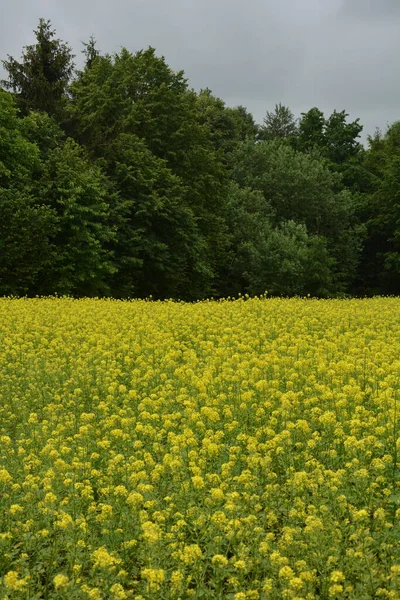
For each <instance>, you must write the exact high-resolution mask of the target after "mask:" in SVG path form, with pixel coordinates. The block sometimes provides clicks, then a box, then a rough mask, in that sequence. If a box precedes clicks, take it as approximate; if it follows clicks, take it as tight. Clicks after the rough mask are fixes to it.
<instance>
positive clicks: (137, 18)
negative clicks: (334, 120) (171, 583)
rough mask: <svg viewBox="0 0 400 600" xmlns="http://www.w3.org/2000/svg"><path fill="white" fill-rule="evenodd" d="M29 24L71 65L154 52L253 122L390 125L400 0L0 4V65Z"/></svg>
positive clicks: (20, 0) (394, 113) (396, 109)
mask: <svg viewBox="0 0 400 600" xmlns="http://www.w3.org/2000/svg"><path fill="white" fill-rule="evenodd" d="M39 17H44V18H47V19H51V21H52V23H53V26H54V28H55V29H56V31H57V34H58V37H59V38H61V39H63V40H64V41H67V42H68V43H69V44H70V45H71V46H72V47H73V49H74V52H75V54H77V55H79V56H77V60H81V58H80V51H81V48H82V46H81V42H82V41H87V40H88V38H89V37H90V35H92V34H93V35H94V36H95V37H96V39H97V40H98V46H99V49H100V50H101V51H102V52H117V51H119V49H120V48H121V47H122V46H126V47H127V48H128V49H130V50H132V51H135V50H139V49H141V48H146V47H147V46H154V47H155V48H156V50H157V53H158V54H162V55H164V56H165V58H166V60H167V63H168V64H169V65H170V66H171V67H172V68H173V69H175V70H180V69H183V70H184V71H185V73H186V76H187V77H188V79H189V83H190V85H191V86H192V87H194V88H195V89H200V88H202V87H203V88H204V87H209V88H211V90H212V91H213V92H214V94H216V95H218V96H220V97H221V98H222V99H223V100H225V102H226V103H227V104H228V105H231V106H235V105H238V104H242V105H244V106H246V107H247V108H248V109H249V110H250V111H251V112H252V113H253V115H254V117H255V119H256V120H257V121H258V122H262V119H263V117H264V115H265V112H266V110H272V109H273V107H274V105H275V103H278V102H282V103H283V104H285V105H287V106H289V107H290V108H291V110H292V111H293V112H294V114H295V115H296V116H299V115H300V113H301V112H303V111H307V110H308V109H310V108H312V107H313V106H318V107H319V108H320V109H321V110H323V111H324V112H325V113H326V114H330V112H332V110H333V109H335V108H336V109H337V110H343V109H345V110H346V111H347V112H348V113H349V114H350V116H351V117H352V118H356V117H360V120H361V123H362V124H363V125H364V135H363V138H365V135H366V134H368V133H373V132H374V130H375V128H376V127H377V126H379V127H381V128H382V129H385V127H386V125H387V124H388V123H391V122H393V121H395V120H398V119H399V120H400V60H399V58H400V35H399V34H400V0H0V57H1V58H3V59H4V58H6V55H7V54H11V55H12V56H14V57H15V58H17V57H19V56H20V55H21V50H22V47H23V46H24V45H27V44H30V43H32V42H33V41H34V36H33V33H32V30H33V29H34V28H35V27H36V25H37V22H38V20H39Z"/></svg>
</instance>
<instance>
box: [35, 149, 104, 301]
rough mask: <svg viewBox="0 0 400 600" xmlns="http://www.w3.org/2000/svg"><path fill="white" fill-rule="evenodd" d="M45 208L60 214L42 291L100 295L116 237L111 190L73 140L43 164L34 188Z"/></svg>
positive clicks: (42, 283)
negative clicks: (112, 220)
mask: <svg viewBox="0 0 400 600" xmlns="http://www.w3.org/2000/svg"><path fill="white" fill-rule="evenodd" d="M36 193H37V196H38V197H39V198H40V201H41V204H43V205H44V206H48V207H49V208H51V209H53V210H54V212H55V213H56V215H57V233H56V236H55V238H54V244H55V247H56V252H55V253H54V255H53V260H52V264H51V266H50V267H49V268H48V269H47V270H46V273H44V274H43V276H42V280H41V286H40V292H41V293H46V294H50V293H54V292H56V293H58V294H74V295H86V296H92V295H98V294H102V293H106V292H107V291H108V290H107V286H106V285H105V279H106V277H107V276H108V275H109V274H110V273H113V272H114V270H115V269H114V266H113V264H112V256H111V254H110V251H109V250H108V249H107V244H109V243H110V242H111V241H112V239H113V238H114V232H113V229H112V227H111V225H110V223H109V204H108V186H107V182H106V180H105V178H104V176H103V174H102V173H101V171H100V169H99V168H98V167H96V165H94V164H90V163H89V162H88V160H87V158H86V157H85V155H84V152H83V151H82V149H81V148H79V146H78V145H77V144H76V142H74V141H73V140H71V139H67V140H66V141H65V143H64V144H62V145H60V146H58V147H56V148H55V149H54V150H53V151H52V152H51V154H50V155H49V157H48V160H47V161H46V162H45V163H44V165H43V173H42V177H41V178H40V180H39V182H38V186H37V190H36Z"/></svg>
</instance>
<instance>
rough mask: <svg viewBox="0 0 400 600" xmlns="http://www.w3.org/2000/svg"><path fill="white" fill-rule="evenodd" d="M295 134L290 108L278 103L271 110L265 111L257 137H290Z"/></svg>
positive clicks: (294, 120) (294, 122)
mask: <svg viewBox="0 0 400 600" xmlns="http://www.w3.org/2000/svg"><path fill="white" fill-rule="evenodd" d="M296 134H297V123H296V119H295V118H294V115H293V113H292V111H291V110H290V108H288V107H287V106H284V105H283V104H281V103H279V104H276V105H275V110H274V111H273V112H269V111H267V113H266V115H265V118H264V122H263V125H261V127H260V130H259V133H258V138H259V139H260V140H266V141H268V140H282V139H289V140H290V139H291V138H293V136H295V135H296Z"/></svg>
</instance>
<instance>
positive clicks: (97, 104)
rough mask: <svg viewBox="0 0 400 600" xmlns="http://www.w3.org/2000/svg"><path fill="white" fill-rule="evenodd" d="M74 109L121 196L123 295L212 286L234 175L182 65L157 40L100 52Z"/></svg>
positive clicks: (77, 87)
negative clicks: (173, 63) (158, 48)
mask: <svg viewBox="0 0 400 600" xmlns="http://www.w3.org/2000/svg"><path fill="white" fill-rule="evenodd" d="M71 114H72V120H73V122H74V123H75V125H74V127H75V130H76V136H77V139H79V140H80V141H82V142H83V143H84V144H85V145H86V147H87V148H88V150H89V152H90V153H91V154H92V156H93V157H96V158H101V160H102V164H103V165H104V168H105V170H106V172H107V174H108V176H109V178H110V180H111V181H112V182H113V184H114V186H115V190H116V192H117V193H118V196H119V201H118V203H117V204H118V206H119V208H117V209H116V211H114V214H115V218H116V224H117V227H118V240H119V241H118V246H117V251H116V255H117V261H119V265H120V266H119V268H120V269H122V270H123V272H124V275H123V277H120V276H118V281H119V282H120V283H121V284H122V286H120V287H119V288H118V294H122V295H126V294H128V295H130V294H132V293H135V294H139V295H146V294H148V293H152V294H154V295H156V296H165V295H167V296H168V295H171V294H172V295H174V296H176V295H179V296H181V295H184V297H189V298H195V297H198V296H199V295H200V296H201V295H205V294H207V293H211V292H212V290H213V283H212V282H213V278H214V273H215V272H216V269H217V266H218V264H219V262H220V261H221V257H222V256H223V255H224V252H225V251H226V246H227V235H226V231H225V230H226V226H225V220H224V211H225V204H226V195H227V185H228V176H227V173H226V172H225V169H224V167H223V165H222V163H221V160H220V159H219V156H218V153H217V151H216V149H215V147H214V146H213V142H212V139H211V133H210V131H209V129H208V128H207V127H206V126H205V125H204V124H202V123H201V122H200V121H199V118H198V99H197V96H196V95H195V94H194V93H193V92H191V91H190V90H188V88H187V83H186V80H185V78H184V77H183V73H182V72H179V73H175V72H173V71H172V70H171V69H170V68H169V67H168V65H167V64H166V63H165V60H164V59H163V58H158V57H156V55H155V52H154V49H152V48H149V49H148V50H146V51H142V52H138V53H136V54H131V53H130V52H128V50H126V49H123V50H122V51H121V52H120V53H119V54H117V55H115V56H113V57H111V56H105V57H98V58H96V60H95V61H94V62H93V64H92V65H91V66H90V68H86V69H85V70H84V71H83V72H82V73H81V74H80V77H79V78H78V79H77V80H76V81H75V82H74V84H73V86H72V104H71ZM188 280H189V281H190V284H189V285H188Z"/></svg>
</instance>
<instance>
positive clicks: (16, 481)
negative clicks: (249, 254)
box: [0, 298, 400, 600]
mask: <svg viewBox="0 0 400 600" xmlns="http://www.w3.org/2000/svg"><path fill="white" fill-rule="evenodd" d="M399 314H400V300H399V299H396V298H374V299H371V300H329V301H317V300H312V299H292V300H284V299H269V300H267V299H257V298H255V299H247V298H242V299H239V300H236V301H228V300H226V301H207V302H199V303H195V304H184V303H178V302H172V301H168V302H148V301H132V302H119V301H113V300H88V299H85V300H72V299H68V298H63V299H40V298H37V299H11V298H3V299H0V372H1V378H0V399H1V401H0V599H3V598H4V599H6V598H8V599H11V598H16V599H17V600H18V599H19V598H21V599H22V598H44V597H45V598H49V599H50V600H53V599H54V600H56V599H58V600H60V599H62V598H71V599H74V600H88V599H89V600H90V599H91V600H108V599H109V598H110V599H115V600H150V599H153V598H165V599H171V600H179V599H181V600H184V599H188V598H196V597H199V598H200V597H201V598H227V599H230V600H269V599H272V600H275V599H276V600H278V599H281V598H282V599H284V600H317V599H319V598H326V599H328V598H332V599H348V600H350V599H353V598H383V599H386V598H388V599H393V600H396V599H397V600H399V598H400V559H399V540H400V358H399V350H400V321H399V318H398V315H399Z"/></svg>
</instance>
